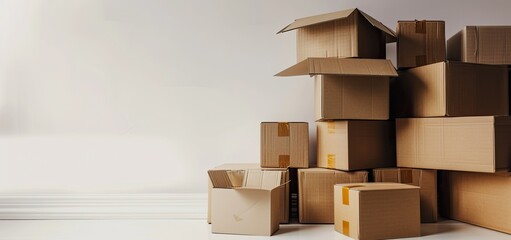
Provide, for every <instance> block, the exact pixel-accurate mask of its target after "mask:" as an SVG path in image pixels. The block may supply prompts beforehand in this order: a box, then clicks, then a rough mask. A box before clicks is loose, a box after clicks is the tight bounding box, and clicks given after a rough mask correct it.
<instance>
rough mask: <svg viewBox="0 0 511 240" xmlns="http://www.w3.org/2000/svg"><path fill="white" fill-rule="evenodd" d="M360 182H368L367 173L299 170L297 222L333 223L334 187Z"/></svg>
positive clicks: (319, 169)
mask: <svg viewBox="0 0 511 240" xmlns="http://www.w3.org/2000/svg"><path fill="white" fill-rule="evenodd" d="M361 182H368V172H367V171H357V172H343V171H338V170H331V169H323V168H309V169H299V170H298V206H299V211H298V213H299V216H300V217H299V219H298V220H299V221H300V223H334V185H335V184H338V183H361Z"/></svg>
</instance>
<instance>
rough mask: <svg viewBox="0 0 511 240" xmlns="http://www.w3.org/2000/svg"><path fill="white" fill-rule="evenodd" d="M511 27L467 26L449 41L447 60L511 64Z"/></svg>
mask: <svg viewBox="0 0 511 240" xmlns="http://www.w3.org/2000/svg"><path fill="white" fill-rule="evenodd" d="M510 39H511V26H466V27H465V28H464V29H462V30H461V31H460V32H458V33H457V34H455V35H454V36H452V37H451V38H449V40H447V59H449V60H453V61H463V62H472V63H485V64H504V65H509V64H511V48H510V47H509V45H510V44H511V42H510Z"/></svg>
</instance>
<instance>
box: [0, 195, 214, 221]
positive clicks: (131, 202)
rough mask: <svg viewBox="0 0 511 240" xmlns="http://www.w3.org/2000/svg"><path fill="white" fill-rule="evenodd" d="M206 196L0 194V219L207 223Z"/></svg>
mask: <svg viewBox="0 0 511 240" xmlns="http://www.w3.org/2000/svg"><path fill="white" fill-rule="evenodd" d="M206 214H207V194H206V193H193V194H0V219H52V220H56V219H158V218H160V219H161V218H164V219H206Z"/></svg>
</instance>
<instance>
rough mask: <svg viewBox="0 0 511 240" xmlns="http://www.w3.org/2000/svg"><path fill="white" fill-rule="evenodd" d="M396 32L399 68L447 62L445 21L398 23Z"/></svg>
mask: <svg viewBox="0 0 511 240" xmlns="http://www.w3.org/2000/svg"><path fill="white" fill-rule="evenodd" d="M396 32H397V67H398V68H410V67H418V66H422V65H427V64H431V63H436V62H443V61H445V22H444V21H431V20H422V21H417V20H415V21H398V23H397V31H396Z"/></svg>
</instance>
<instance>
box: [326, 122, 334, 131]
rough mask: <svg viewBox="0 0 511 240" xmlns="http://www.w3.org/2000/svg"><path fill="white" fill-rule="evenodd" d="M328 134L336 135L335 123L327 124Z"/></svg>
mask: <svg viewBox="0 0 511 240" xmlns="http://www.w3.org/2000/svg"><path fill="white" fill-rule="evenodd" d="M326 126H327V129H328V133H335V122H327V123H326Z"/></svg>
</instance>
